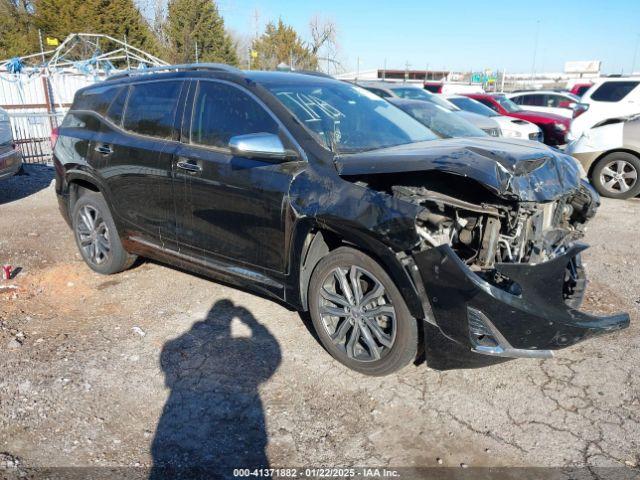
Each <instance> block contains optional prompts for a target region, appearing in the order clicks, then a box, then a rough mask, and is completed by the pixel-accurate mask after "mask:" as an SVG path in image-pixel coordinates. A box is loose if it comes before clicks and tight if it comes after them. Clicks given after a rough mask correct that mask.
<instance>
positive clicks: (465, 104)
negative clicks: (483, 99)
mask: <svg viewBox="0 0 640 480" xmlns="http://www.w3.org/2000/svg"><path fill="white" fill-rule="evenodd" d="M448 100H449V101H450V102H451V103H453V104H454V105H455V106H457V107H460V108H461V109H462V110H465V111H467V112H472V113H477V114H478V115H484V116H485V117H499V116H500V114H499V113H498V112H494V111H493V110H491V109H490V108H489V107H487V106H486V105H483V104H482V103H480V102H477V101H475V100H474V99H472V98H468V97H453V98H449V99H448Z"/></svg>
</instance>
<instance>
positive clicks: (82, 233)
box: [71, 192, 137, 275]
mask: <svg viewBox="0 0 640 480" xmlns="http://www.w3.org/2000/svg"><path fill="white" fill-rule="evenodd" d="M86 215H89V216H90V217H91V218H90V219H89V220H86V218H87V217H86ZM91 220H93V223H94V224H95V227H94V228H93V230H92V229H91V228H90V223H91ZM71 221H72V225H73V234H74V237H75V239H76V245H77V246H78V250H79V251H80V255H82V258H83V259H84V261H85V262H86V264H87V265H88V266H89V268H91V269H92V270H93V271H95V272H98V273H101V274H103V275H111V274H113V273H118V272H122V271H123V270H126V269H128V268H129V267H131V265H133V263H134V262H135V261H136V258H137V257H136V256H135V255H131V254H129V253H128V252H127V251H126V250H125V249H124V248H123V246H122V242H121V241H120V237H119V236H118V232H117V230H116V225H115V223H114V222H113V217H112V216H111V211H110V210H109V207H108V206H107V202H106V201H105V199H104V197H103V196H102V195H101V194H100V193H97V192H86V193H84V194H83V195H81V196H80V198H78V200H77V201H76V203H75V204H74V206H73V211H72V213H71ZM94 232H95V233H94ZM88 243H90V244H88ZM94 245H95V247H94ZM94 248H95V252H96V253H95V254H94Z"/></svg>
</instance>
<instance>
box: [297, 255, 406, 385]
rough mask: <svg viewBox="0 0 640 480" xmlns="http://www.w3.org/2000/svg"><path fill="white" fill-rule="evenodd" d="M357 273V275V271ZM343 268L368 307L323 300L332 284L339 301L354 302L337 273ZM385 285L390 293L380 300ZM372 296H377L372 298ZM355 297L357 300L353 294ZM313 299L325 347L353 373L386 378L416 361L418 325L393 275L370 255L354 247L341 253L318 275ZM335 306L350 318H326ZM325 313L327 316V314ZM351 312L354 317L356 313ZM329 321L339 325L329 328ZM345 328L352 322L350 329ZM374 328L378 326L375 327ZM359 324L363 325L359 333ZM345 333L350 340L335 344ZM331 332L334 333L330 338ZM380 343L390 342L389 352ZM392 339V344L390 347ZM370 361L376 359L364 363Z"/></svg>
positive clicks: (316, 324) (327, 260)
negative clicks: (353, 278)
mask: <svg viewBox="0 0 640 480" xmlns="http://www.w3.org/2000/svg"><path fill="white" fill-rule="evenodd" d="M352 267H354V270H351V268H352ZM338 268H340V270H342V271H343V272H347V273H348V276H347V277H346V281H347V282H348V285H349V287H348V288H350V290H351V292H354V289H353V287H352V285H353V283H352V280H351V278H352V273H353V272H355V277H356V278H357V279H358V280H357V282H356V284H357V285H359V287H357V288H358V290H359V292H357V295H356V297H359V298H360V299H362V300H363V301H364V302H362V303H359V302H352V303H351V306H343V307H340V305H341V303H336V302H331V301H329V300H327V299H326V297H322V296H321V292H323V290H322V289H323V287H327V285H328V284H331V283H333V284H335V285H336V287H335V289H334V290H333V293H337V297H339V298H342V299H344V298H346V297H347V296H348V295H345V296H344V297H343V296H342V295H343V292H342V290H341V289H340V290H338V288H339V282H338V280H337V275H336V274H335V273H334V272H336V269H338ZM376 282H377V283H376ZM379 285H381V286H382V287H383V289H384V290H383V294H382V295H379V296H375V295H374V291H379V290H376V288H379ZM327 288H331V287H327ZM326 291H327V290H324V292H326ZM368 293H369V294H371V295H369V296H368V295H367V294H368ZM324 295H326V293H325V294H324ZM351 295H352V298H354V296H353V293H352V294H351ZM372 295H373V296H372ZM307 298H308V299H309V309H310V314H311V319H312V321H313V325H314V328H315V330H316V333H317V334H318V338H319V339H320V342H321V343H322V345H323V347H324V348H325V349H326V350H327V351H328V352H329V353H330V354H331V356H333V357H334V358H335V359H336V360H338V361H339V362H341V363H343V364H344V365H346V366H347V367H349V368H351V369H353V370H356V371H358V372H360V373H363V374H365V375H372V376H382V375H388V374H390V373H392V372H395V371H397V370H400V369H401V368H403V367H404V366H406V365H407V364H409V363H410V362H412V361H413V360H414V359H415V358H416V355H417V352H418V322H417V320H416V319H415V318H413V317H412V316H411V314H410V313H409V309H408V308H407V305H406V303H405V301H404V299H403V298H402V295H401V294H400V292H399V291H398V288H397V287H396V286H395V284H394V283H393V281H392V280H391V278H390V277H389V275H387V273H386V272H385V270H384V269H383V268H382V267H381V266H380V265H379V264H378V262H376V261H375V260H374V259H372V258H371V257H369V256H368V255H365V254H364V253H362V252H360V251H358V250H355V249H353V248H348V247H341V248H338V249H336V250H334V251H332V252H331V253H329V254H328V255H327V256H326V257H324V258H323V259H322V260H321V261H320V262H319V263H318V265H317V266H316V268H315V269H314V271H313V274H312V276H311V281H310V283H309V291H308V297H307ZM367 298H371V300H369V303H366V302H367ZM356 303H357V305H356ZM342 305H344V303H342ZM335 306H338V310H340V308H342V311H344V312H345V314H344V318H342V317H339V316H331V315H328V314H327V313H326V309H327V308H335ZM321 308H322V311H324V312H325V313H324V314H321ZM351 308H353V311H351V310H350V309H351ZM374 309H375V310H376V312H379V311H382V310H383V309H384V310H385V311H386V312H389V313H391V312H392V311H393V312H394V314H393V315H386V314H382V315H378V316H373V310H374ZM346 310H350V313H349V314H346ZM340 312H341V311H340ZM340 312H338V313H340ZM352 314H353V316H352ZM367 314H368V315H367ZM325 319H326V320H327V322H329V323H333V324H334V325H326V324H325ZM344 322H350V324H348V323H344ZM374 322H375V323H374ZM372 323H374V325H373V326H372ZM355 324H357V325H358V326H357V330H356V326H355ZM343 327H344V328H345V330H344V334H343V335H337V337H341V336H344V345H341V344H338V343H337V342H336V341H334V340H332V338H331V334H332V333H333V334H337V333H338V331H341V329H342V328H343ZM375 327H377V328H375ZM331 329H333V332H330V330H331ZM365 331H366V332H368V333H365ZM354 332H355V333H356V334H357V335H356V338H357V340H355V341H354V342H353V345H354V346H353V347H351V348H349V347H348V344H349V343H350V342H349V340H350V339H351V337H352V336H353V334H354ZM379 335H381V336H379ZM380 338H383V339H384V342H385V343H386V344H387V346H385V345H384V344H383V343H382V341H379V339H380ZM390 339H392V341H389V340H390ZM372 340H373V341H374V345H373V347H374V348H373V349H372V348H369V346H370V345H371V343H370V342H371V341H372ZM377 347H379V348H377ZM347 350H350V351H351V352H352V355H349V354H348V353H347ZM374 350H375V352H374ZM374 353H375V354H374ZM358 356H359V357H358ZM366 356H369V357H371V358H368V359H364V358H362V357H366ZM356 357H358V358H356Z"/></svg>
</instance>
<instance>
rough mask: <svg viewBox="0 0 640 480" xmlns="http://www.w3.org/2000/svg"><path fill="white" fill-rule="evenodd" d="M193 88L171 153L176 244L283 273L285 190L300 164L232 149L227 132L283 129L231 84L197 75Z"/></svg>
mask: <svg viewBox="0 0 640 480" xmlns="http://www.w3.org/2000/svg"><path fill="white" fill-rule="evenodd" d="M192 88H194V89H195V90H194V94H193V104H192V111H191V113H190V115H185V128H184V129H183V133H186V134H185V135H184V136H185V137H186V138H183V139H182V143H181V145H180V146H179V147H178V149H177V151H176V153H175V157H174V178H175V182H176V210H177V219H178V222H177V232H178V240H179V242H180V244H181V249H183V248H184V249H185V250H186V252H188V253H190V254H191V255H196V256H198V257H201V258H203V259H205V260H209V259H212V258H213V259H217V260H221V261H224V262H228V263H232V264H240V265H245V266H247V267H248V268H251V267H258V268H257V270H269V271H272V272H283V271H284V268H285V221H286V220H285V210H284V207H285V203H286V199H285V197H286V195H287V193H288V191H289V185H290V183H291V181H292V179H293V176H294V174H295V173H296V172H297V171H298V170H299V169H300V168H301V166H302V165H303V163H302V162H285V163H273V162H269V161H264V160H259V159H246V158H239V157H235V156H234V155H232V153H231V151H230V149H229V147H228V144H229V139H230V138H231V137H233V136H236V135H244V134H249V133H273V134H281V133H282V132H281V127H280V125H279V123H278V122H277V121H276V120H275V119H274V118H273V117H272V115H271V114H270V113H269V112H267V110H266V109H265V108H264V107H263V106H262V105H261V104H260V103H259V102H258V101H257V100H256V99H255V98H254V97H253V96H252V95H251V94H250V93H249V92H247V91H245V90H242V89H240V88H239V87H236V86H234V85H232V84H228V83H224V82H218V81H213V80H211V81H210V80H200V81H199V82H194V84H193V86H192ZM281 138H283V136H282V135H281ZM283 140H284V139H283ZM186 252H185V253H186Z"/></svg>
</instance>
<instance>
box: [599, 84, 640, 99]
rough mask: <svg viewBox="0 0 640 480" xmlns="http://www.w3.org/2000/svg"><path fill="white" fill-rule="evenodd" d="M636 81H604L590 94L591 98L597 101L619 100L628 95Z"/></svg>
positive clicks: (635, 85) (634, 86)
mask: <svg viewBox="0 0 640 480" xmlns="http://www.w3.org/2000/svg"><path fill="white" fill-rule="evenodd" d="M638 83H639V82H637V81H626V82H604V83H603V84H602V85H600V86H599V87H598V88H597V89H596V91H595V92H593V93H592V94H591V99H592V100H596V101H598V102H619V101H620V100H622V99H623V98H624V97H626V96H627V95H629V93H631V91H632V90H633V89H634V88H636V87H637V86H638Z"/></svg>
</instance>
